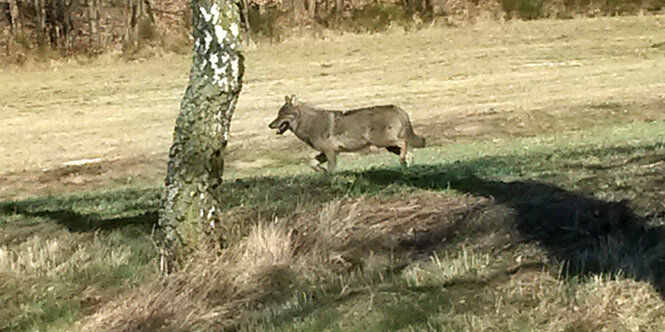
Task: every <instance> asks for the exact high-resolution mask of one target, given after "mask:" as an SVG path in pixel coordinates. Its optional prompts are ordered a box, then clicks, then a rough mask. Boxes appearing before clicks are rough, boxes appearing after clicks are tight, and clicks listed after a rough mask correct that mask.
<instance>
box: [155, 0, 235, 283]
mask: <svg viewBox="0 0 665 332" xmlns="http://www.w3.org/2000/svg"><path fill="white" fill-rule="evenodd" d="M191 5H192V11H193V22H192V23H193V26H194V29H193V37H194V57H193V60H192V68H191V70H190V74H189V86H188V87H187V90H186V91H185V95H184V96H183V99H182V102H181V104H180V113H179V114H178V118H177V120H176V126H175V132H174V135H173V145H171V149H170V150H169V161H168V166H167V174H166V183H165V188H164V191H163V196H162V200H161V205H160V211H159V222H158V227H159V237H160V239H159V240H160V246H161V248H160V269H161V270H162V271H163V272H167V273H168V272H169V271H171V270H172V269H173V268H175V267H176V266H177V265H178V262H179V261H180V260H181V259H182V258H183V257H186V255H187V254H188V253H190V252H192V251H193V250H194V249H196V248H197V247H199V246H200V244H201V243H202V241H205V239H206V234H210V233H211V232H215V231H217V229H219V228H220V227H224V225H223V224H222V222H223V220H221V217H220V215H221V213H220V210H219V207H220V206H221V202H220V195H219V191H220V190H221V188H220V185H221V183H222V174H223V171H224V149H225V147H226V144H227V138H228V134H229V126H230V124H231V116H232V115H233V111H234V109H235V106H236V102H237V100H238V95H239V94H240V89H241V87H242V76H243V72H244V59H243V56H242V54H241V51H240V47H241V39H240V15H239V13H238V6H236V3H235V1H234V0H191Z"/></svg>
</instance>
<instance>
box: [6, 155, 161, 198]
mask: <svg viewBox="0 0 665 332" xmlns="http://www.w3.org/2000/svg"><path fill="white" fill-rule="evenodd" d="M165 165H166V160H160V159H158V158H155V159H149V158H133V159H130V158H127V159H116V160H99V161H95V162H92V163H87V164H83V165H71V166H65V165H61V166H58V167H55V168H52V169H44V170H32V171H26V172H15V173H7V174H3V175H2V178H1V179H2V183H3V185H2V186H1V187H0V199H2V200H7V199H13V200H18V199H22V198H26V197H34V196H46V195H58V194H66V193H73V192H80V191H86V190H93V189H101V188H109V187H114V186H118V185H130V184H134V185H141V184H154V183H158V182H159V181H160V180H162V176H161V175H162V174H164V171H163V170H162V168H165Z"/></svg>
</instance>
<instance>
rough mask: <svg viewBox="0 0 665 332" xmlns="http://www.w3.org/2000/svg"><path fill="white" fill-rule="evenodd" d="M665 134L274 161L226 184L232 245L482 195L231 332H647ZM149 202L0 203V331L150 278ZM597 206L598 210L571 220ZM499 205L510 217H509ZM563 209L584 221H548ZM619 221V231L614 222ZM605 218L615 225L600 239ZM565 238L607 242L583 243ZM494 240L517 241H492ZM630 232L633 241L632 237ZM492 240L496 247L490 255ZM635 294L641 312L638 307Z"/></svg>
mask: <svg viewBox="0 0 665 332" xmlns="http://www.w3.org/2000/svg"><path fill="white" fill-rule="evenodd" d="M663 132H665V123H664V122H649V123H631V124H621V125H615V126H610V127H603V128H594V130H586V131H575V132H568V133H559V134H555V135H544V136H535V137H530V138H515V139H505V140H499V141H480V142H471V143H464V144H461V143H460V144H450V145H446V146H435V147H430V148H426V149H422V150H418V151H416V155H415V157H416V165H415V166H413V167H411V168H408V169H402V168H400V167H398V166H397V161H396V160H393V158H392V157H393V156H390V155H389V154H372V155H366V156H363V157H358V156H355V157H346V158H344V159H343V162H342V163H341V164H342V170H341V171H340V172H339V173H338V174H335V175H333V176H332V177H330V178H328V177H325V176H322V175H319V174H313V173H307V174H300V175H291V176H289V175H285V174H288V173H289V172H291V170H292V167H285V169H280V168H276V169H273V170H271V171H270V172H268V173H269V174H275V175H271V176H264V177H248V178H241V179H236V180H231V181H227V182H226V183H225V184H224V185H223V187H222V189H221V193H222V195H223V197H224V202H225V206H224V207H223V208H224V210H225V211H227V215H228V217H229V222H230V223H232V224H233V227H231V228H230V229H231V230H232V232H233V234H235V235H236V236H235V237H234V238H233V239H234V241H235V242H234V243H231V244H230V246H233V245H234V244H238V245H240V244H241V243H243V241H244V240H243V239H245V238H246V236H247V235H248V234H250V233H251V232H253V230H254V229H255V227H256V226H257V225H260V224H262V223H270V222H271V221H272V220H274V219H275V218H277V219H279V220H296V219H297V218H298V216H302V215H307V214H308V213H310V214H311V213H313V214H319V213H323V212H320V211H324V210H325V209H326V208H325V207H326V206H328V205H327V204H329V202H331V201H333V202H334V201H342V202H344V201H350V202H352V201H354V200H357V199H361V200H369V201H371V200H372V199H379V200H381V199H390V197H392V199H393V200H396V199H398V197H402V198H403V199H404V200H409V197H417V195H432V194H433V192H440V193H441V194H442V195H444V197H448V199H452V200H462V199H465V198H464V197H468V195H470V196H472V197H490V199H491V203H484V204H485V205H486V206H487V207H485V208H481V210H480V212H478V211H476V210H473V209H471V210H469V211H468V212H466V213H467V214H468V216H467V217H465V218H468V220H467V219H463V220H460V221H457V222H458V223H460V224H459V229H458V230H457V231H456V232H455V236H454V237H453V238H450V239H447V240H446V242H444V243H443V244H441V245H438V246H435V247H433V248H432V250H433V251H424V252H423V254H422V255H424V256H423V257H422V258H417V259H414V258H413V257H412V256H410V254H408V253H406V252H400V251H399V250H397V251H394V252H393V251H387V252H381V251H373V250H378V249H377V248H381V247H376V248H374V249H372V250H369V251H362V250H361V251H356V254H358V255H360V256H361V257H360V258H358V259H360V261H362V262H363V263H361V265H359V266H358V268H360V270H357V268H354V269H352V270H350V271H347V272H343V271H338V272H334V270H332V271H333V272H325V273H323V272H311V273H315V275H318V276H319V277H317V278H322V279H321V280H322V282H323V284H320V285H318V286H317V285H316V284H315V283H314V284H313V283H312V281H311V280H310V281H308V282H304V283H303V284H301V286H297V287H296V288H294V293H292V294H291V295H288V294H289V293H287V294H286V295H287V296H286V298H285V299H284V300H281V301H277V302H272V301H271V302H270V303H272V304H267V305H265V306H261V305H258V306H256V307H253V306H252V307H253V308H254V309H252V310H249V311H248V315H247V316H245V318H242V319H237V320H234V321H233V323H232V324H231V325H232V326H236V327H239V328H241V329H246V330H255V329H263V330H271V331H310V330H323V329H329V330H340V331H341V330H361V329H362V330H369V331H385V330H397V329H406V330H451V329H455V330H458V329H460V330H469V331H473V330H479V329H491V330H501V331H505V330H523V329H538V330H558V329H559V328H565V329H577V330H579V329H581V330H593V329H595V328H598V327H599V326H600V325H598V324H599V323H598V322H597V321H595V320H594V319H611V322H610V323H611V324H614V325H612V326H613V328H617V329H620V330H623V329H631V328H632V327H634V326H645V328H646V329H647V330H658V329H660V328H662V321H663V316H665V309H664V308H663V305H662V302H661V301H662V300H661V299H660V298H659V296H658V295H656V294H657V293H655V292H654V291H653V290H649V289H650V288H649V287H651V286H650V285H652V286H655V287H656V288H657V287H660V286H662V284H661V283H660V282H659V281H658V280H659V279H658V278H659V275H658V273H662V272H663V271H662V268H659V267H658V265H655V264H658V263H657V262H658V259H660V258H662V257H663V255H662V253H663V249H662V248H665V247H664V246H663V244H661V243H660V240H659V239H658V238H657V235H656V234H658V232H662V230H661V229H662V227H663V226H664V225H663V220H662V216H663V210H664V209H663V205H662V202H663V201H665V194H663V192H662V186H663V182H662V181H663V178H662V174H663V168H664V165H663V162H664V161H665V140H664V138H663V134H662V133H663ZM301 172H302V173H306V171H301ZM159 195H160V190H159V189H158V188H155V187H145V188H133V187H125V188H119V189H114V190H107V191H101V192H100V191H96V192H86V193H82V194H76V195H72V196H62V197H44V198H38V199H28V200H23V201H6V202H2V203H0V211H1V214H0V227H2V230H3V231H2V236H1V237H0V268H1V270H0V273H1V274H2V275H3V282H2V284H0V287H2V292H0V294H2V299H1V300H2V302H3V303H6V305H5V306H3V307H2V309H0V315H1V316H2V319H1V320H0V321H1V322H2V325H0V328H2V329H5V330H16V331H19V330H44V329H51V328H57V329H61V330H67V329H68V327H70V326H72V324H73V323H74V322H77V321H81V320H85V317H86V316H88V315H91V314H92V313H94V312H96V311H98V310H100V308H101V306H102V305H103V304H104V303H106V302H109V301H115V300H117V299H118V298H120V299H122V298H123V296H124V295H123V294H125V293H132V289H133V288H136V287H139V288H141V287H145V285H147V284H149V281H150V280H152V279H154V278H155V276H156V274H155V262H154V258H155V248H154V246H153V243H152V240H151V232H152V227H153V226H154V224H155V221H156V211H157V207H158V202H159ZM414 195H416V196H414ZM373 197H374V198H373ZM620 200H627V204H626V206H625V207H623V206H622V207H621V208H617V209H618V210H617V211H619V213H625V214H627V216H628V217H625V218H623V217H620V218H619V217H617V218H619V219H618V220H614V219H612V217H610V216H607V215H606V214H608V213H611V212H612V211H613V209H614V206H616V203H615V202H618V201H620ZM593 208H596V209H600V211H591V212H590V213H592V214H593V213H595V215H591V216H590V217H585V215H582V216H580V215H579V214H584V213H587V212H588V211H586V210H592V209H593ZM321 209H323V210H321ZM501 209H512V211H514V212H512V213H513V214H514V215H512V216H513V217H511V213H507V214H506V213H503V212H501V211H503V210H501ZM497 211H498V212H497ZM608 211H609V212H608ZM493 213H494V214H493ZM571 213H572V214H571ZM575 213H577V214H575ZM483 215H489V216H490V217H489V218H485V219H483V218H484V217H482V216H483ZM568 215H571V216H573V217H571V218H572V219H575V218H577V219H578V220H577V222H581V223H582V225H574V224H567V222H568V221H569V220H568V219H560V218H567V217H566V216H568ZM492 216H497V218H495V219H492ZM557 216H558V217H557ZM294 218H296V219H294ZM538 218H540V219H538ZM558 218H559V219H558ZM536 219H537V220H536ZM615 219H616V218H615ZM595 220H597V221H598V223H599V224H598V225H600V226H598V225H596V224H594V223H595V222H596V221H595ZM624 221H626V222H629V223H631V224H630V225H628V226H626V225H619V224H613V223H615V222H624ZM548 223H549V224H548ZM555 223H556V224H557V225H563V226H561V227H559V226H552V225H553V224H555ZM603 223H607V224H608V225H609V226H608V227H614V228H615V230H614V231H607V232H606V233H602V232H603V230H602V229H601V228H602V225H604V224H603ZM640 223H642V224H640ZM548 225H549V226H548ZM415 226H417V225H415ZM564 226H566V227H568V226H570V227H573V228H574V227H577V228H576V229H577V231H576V230H573V231H570V232H568V231H565V230H563V229H564ZM633 226H634V227H637V228H639V229H637V228H635V229H634V227H633ZM548 227H549V228H548ZM599 227H600V228H599ZM640 227H647V228H646V229H647V231H643V230H642V228H640ZM541 231H542V232H545V234H541ZM633 231H634V232H636V233H635V234H632V233H631V232H633ZM548 232H549V233H548ZM576 232H596V233H598V232H600V233H598V234H605V235H602V236H601V238H593V239H591V240H588V239H586V238H585V237H584V236H580V235H579V234H577V233H576ZM506 234H507V235H511V234H518V236H517V238H522V239H525V240H520V241H526V242H519V241H518V242H510V241H509V242H505V241H504V242H500V241H499V242H491V241H496V240H491V239H493V238H494V237H497V236H498V235H500V236H507V235H506ZM547 236H555V237H557V238H556V239H555V240H554V241H549V240H551V239H548V238H547ZM599 236H600V235H599ZM534 239H535V240H534ZM635 239H637V242H636V243H639V245H638V247H634V246H635V243H632V242H630V241H632V240H635ZM370 240H371V239H370ZM490 240H491V241H490ZM485 241H490V242H488V243H490V245H482V243H484V242H485ZM589 241H591V242H589ZM557 242H561V243H560V244H559V243H557ZM492 243H494V244H496V243H501V244H502V245H507V246H508V249H506V250H505V251H498V252H497V251H496V249H497V248H495V247H493V245H492ZM640 246H641V247H640ZM415 248H416V247H414V249H411V250H415ZM384 250H385V249H384ZM391 250H393V249H391ZM428 252H429V254H428ZM382 257H383V258H382ZM386 257H387V258H386ZM515 257H521V258H520V259H519V261H515ZM345 259H346V258H345ZM354 264H355V263H354ZM516 264H517V265H516ZM371 266H373V267H371ZM377 266H378V267H377ZM515 266H517V268H515ZM370 267H371V268H370ZM316 273H319V274H316ZM321 273H323V274H321ZM331 273H332V274H331ZM598 276H600V277H598ZM598 278H600V279H598ZM522 279H524V280H522ZM645 282H646V284H644V283H645ZM649 283H650V284H649ZM142 285H143V286H142ZM617 285H619V286H617ZM645 287H646V288H645ZM632 292H638V293H639V294H641V295H642V296H643V298H642V299H643V300H644V301H646V302H644V305H645V306H647V307H648V308H651V309H650V310H651V311H649V310H646V311H645V310H641V307H639V306H638V305H637V304H636V303H635V301H633V300H631V299H630V297H629V296H630V295H631V294H632ZM599 293H600V294H604V295H603V296H605V297H601V298H598V299H596V300H597V301H601V302H602V301H608V302H607V306H609V307H611V306H616V303H624V304H623V305H622V306H618V307H611V308H613V309H612V310H610V309H607V308H606V309H607V310H605V309H603V310H604V311H603V310H601V311H598V310H599V309H598V310H596V309H594V308H595V306H596V303H595V302H594V300H593V299H594V298H595V297H598V296H601V295H598V294H599ZM617 301H618V302H617ZM621 301H624V302H621ZM640 301H642V300H640ZM640 303H642V302H640ZM609 307H608V308H609ZM576 308H577V309H576ZM576 310H577V311H576ZM594 310H596V311H594ZM631 310H634V311H631ZM570 315H572V316H570ZM575 315H577V316H575ZM612 315H619V316H618V317H622V316H621V315H629V316H630V317H631V318H630V319H629V320H627V321H621V320H618V319H616V318H612V317H611V316H612ZM568 316H570V317H573V318H567V317H568ZM631 324H632V325H631ZM642 324H643V325H642Z"/></svg>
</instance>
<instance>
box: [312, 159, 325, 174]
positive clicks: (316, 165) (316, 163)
mask: <svg viewBox="0 0 665 332" xmlns="http://www.w3.org/2000/svg"><path fill="white" fill-rule="evenodd" d="M309 167H311V168H312V169H313V170H315V171H317V172H319V173H325V171H326V169H325V168H323V166H321V163H320V162H319V161H318V160H316V159H312V160H310V161H309Z"/></svg>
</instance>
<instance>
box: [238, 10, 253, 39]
mask: <svg viewBox="0 0 665 332" xmlns="http://www.w3.org/2000/svg"><path fill="white" fill-rule="evenodd" d="M240 6H242V7H241V8H240V14H241V15H240V19H241V20H242V23H243V24H242V27H243V29H242V30H243V32H244V35H245V42H246V43H248V44H249V42H250V38H251V36H250V35H251V32H252V27H251V25H250V23H249V0H240Z"/></svg>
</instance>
